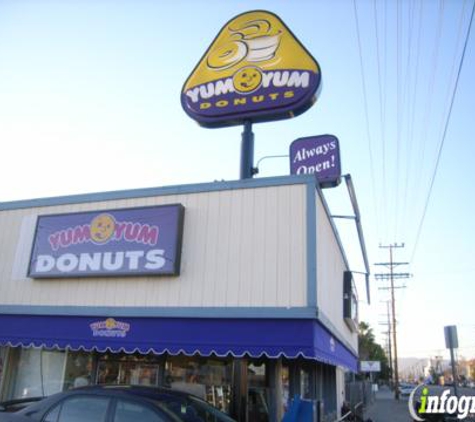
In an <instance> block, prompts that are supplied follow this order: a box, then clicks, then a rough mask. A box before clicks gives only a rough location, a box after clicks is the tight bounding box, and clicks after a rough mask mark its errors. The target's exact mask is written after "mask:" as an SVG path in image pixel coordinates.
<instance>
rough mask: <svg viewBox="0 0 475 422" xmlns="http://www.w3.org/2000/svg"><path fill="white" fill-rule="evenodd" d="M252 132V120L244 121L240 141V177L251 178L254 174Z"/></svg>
mask: <svg viewBox="0 0 475 422" xmlns="http://www.w3.org/2000/svg"><path fill="white" fill-rule="evenodd" d="M253 165H254V133H253V132H252V122H251V121H250V120H245V121H244V131H243V132H242V141H241V174H240V179H252V176H253V175H254V171H253V170H254V168H253Z"/></svg>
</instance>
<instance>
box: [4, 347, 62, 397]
mask: <svg viewBox="0 0 475 422" xmlns="http://www.w3.org/2000/svg"><path fill="white" fill-rule="evenodd" d="M65 361H66V354H65V352H62V351H56V350H42V349H11V353H10V359H9V364H10V365H11V370H10V371H9V373H10V374H11V375H10V377H11V380H10V383H9V393H8V394H7V397H8V398H12V399H13V398H23V397H35V396H48V395H51V394H54V393H57V392H59V391H62V389H63V379H64V369H65Z"/></svg>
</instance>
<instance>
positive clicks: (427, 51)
mask: <svg viewBox="0 0 475 422" xmlns="http://www.w3.org/2000/svg"><path fill="white" fill-rule="evenodd" d="M473 7H474V3H473V0H457V1H456V0H405V1H401V2H396V1H392V0H381V1H372V0H367V1H366V0H357V1H352V0H351V1H350V0H336V1H333V0H315V1H305V0H302V1H296V2H289V1H285V0H272V1H259V2H252V1H239V2H237V1H227V2H222V1H213V0H202V1H191V0H190V1H185V0H175V1H173V2H170V1H152V0H135V1H133V2H131V1H120V0H118V1H106V0H94V1H93V0H81V1H79V0H77V1H74V0H62V1H59V0H58V1H53V0H35V1H33V0H29V1H27V0H0V147H1V151H2V152H1V154H0V179H1V180H2V181H3V182H2V183H0V201H1V202H7V201H14V200H20V199H31V198H41V197H51V196H61V195H73V194H79V193H90V192H103V191H112V190H122V189H135V188H145V187H152V186H167V185H178V184H192V183H200V182H209V181H213V180H236V179H238V178H239V154H240V139H241V132H242V127H239V126H238V127H230V128H223V129H205V128H202V127H200V126H198V125H197V124H196V123H195V122H194V121H193V120H192V119H190V118H189V117H188V116H187V115H186V114H185V112H184V111H183V110H182V108H181V104H180V92H181V89H182V86H183V83H184V82H185V80H186V79H187V77H188V76H189V74H190V73H191V71H192V70H193V68H194V66H195V65H196V64H197V63H198V61H199V60H200V58H201V56H202V54H203V53H204V52H205V50H206V49H207V48H208V46H209V45H210V43H211V42H212V41H213V39H214V37H215V36H216V35H217V33H218V32H219V31H220V30H221V28H222V26H223V25H224V24H225V23H226V22H227V21H228V20H230V19H231V18H233V17H234V16H236V15H238V14H240V13H242V12H245V11H249V10H255V9H263V10H268V11H271V12H273V13H275V14H277V15H278V16H279V17H280V18H281V19H282V20H283V21H284V22H285V23H286V25H287V26H288V27H289V28H290V29H291V30H292V31H293V33H294V34H295V35H296V36H297V38H298V39H299V40H300V41H301V42H302V44H303V45H304V46H305V47H306V48H307V50H308V51H309V52H310V53H311V54H312V55H313V57H314V58H315V59H316V60H317V61H318V63H319V65H320V67H321V71H322V89H321V93H320V95H319V97H318V100H317V103H316V104H315V105H314V106H313V107H312V108H310V109H309V110H308V111H307V112H306V113H304V114H302V115H300V116H298V117H296V118H293V119H290V120H283V121H279V122H272V123H261V124H255V125H254V126H253V130H254V134H255V162H258V161H259V174H258V175H257V176H256V177H271V176H278V175H287V174H289V162H288V159H287V158H285V157H284V158H265V157H269V156H275V155H286V154H288V149H289V145H290V143H291V142H292V141H293V140H295V139H297V138H300V137H305V136H312V135H321V134H332V135H335V136H337V137H338V139H339V141H340V148H341V160H342V171H343V173H344V174H351V177H352V180H353V183H354V186H355V190H356V194H357V198H358V203H359V208H360V211H361V220H362V224H363V231H364V234H365V243H366V248H367V251H368V259H369V262H370V263H371V273H372V276H371V305H370V306H369V305H368V304H367V303H365V297H366V292H365V290H364V281H363V278H361V277H358V276H357V277H356V283H357V286H358V290H359V292H358V293H359V299H360V302H359V304H360V319H362V320H365V321H367V322H369V323H370V325H371V326H372V327H373V329H374V332H375V333H376V334H377V339H378V341H380V342H381V343H384V341H385V337H384V335H383V332H384V331H385V330H386V329H387V328H386V327H385V326H384V325H381V324H380V323H382V322H384V321H386V320H387V315H386V303H385V301H386V300H387V299H388V297H389V296H388V290H380V288H384V287H387V283H385V282H383V281H381V280H380V281H378V280H376V279H375V278H374V274H375V273H382V272H387V269H386V268H385V267H382V266H374V265H373V264H375V263H381V262H383V263H384V262H388V260H389V252H388V249H386V248H381V247H380V245H381V246H385V245H386V246H387V245H390V244H397V245H402V244H404V247H400V248H396V249H394V260H395V261H397V262H408V263H409V265H401V266H398V268H397V271H398V272H403V273H410V274H411V277H410V278H408V279H405V280H398V282H397V284H398V285H405V286H406V288H404V289H397V290H396V308H397V309H396V311H397V318H398V325H397V330H398V352H399V356H402V357H404V356H406V357H409V356H411V357H412V356H415V357H419V358H425V357H431V356H434V355H443V356H445V357H447V356H448V351H447V350H446V349H445V342H444V331H443V328H444V326H446V325H457V328H458V335H459V344H460V348H459V356H464V357H468V358H475V307H474V306H473V296H474V293H475V289H474V287H473V284H474V283H475V276H474V274H475V263H474V259H473V252H474V250H475V249H474V247H473V245H472V242H473V234H474V233H475V222H474V218H473V216H474V215H475V199H474V198H475V188H474V177H473V173H472V168H473V160H474V158H475V145H474V139H475V129H474V124H473V119H474V110H475V86H474V80H473V75H474V74H475V39H474V37H475V34H474V33H473V32H474V29H473V28H472V30H471V33H469V32H468V30H469V27H470V22H471V16H472V13H473V12H472V11H473ZM325 196H326V198H327V200H328V202H329V204H330V207H331V211H332V213H334V214H335V215H341V214H345V215H351V214H352V209H351V206H350V202H349V199H348V194H347V191H346V188H345V186H344V184H342V185H340V186H339V187H338V188H334V189H326V190H325ZM336 224H337V226H338V229H339V230H340V233H341V238H342V240H343V243H344V246H345V248H346V252H347V256H348V259H349V261H350V266H351V269H352V270H355V271H363V270H364V266H363V262H362V257H361V253H360V249H359V246H358V242H357V237H356V231H355V228H354V224H353V222H352V221H351V220H338V221H336Z"/></svg>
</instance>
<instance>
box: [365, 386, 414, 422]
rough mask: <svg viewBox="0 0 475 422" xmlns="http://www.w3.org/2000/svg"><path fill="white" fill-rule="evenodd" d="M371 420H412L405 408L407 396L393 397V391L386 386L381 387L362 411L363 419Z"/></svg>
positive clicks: (396, 421)
mask: <svg viewBox="0 0 475 422" xmlns="http://www.w3.org/2000/svg"><path fill="white" fill-rule="evenodd" d="M367 419H371V420H372V421H373V422H412V418H411V416H410V415H409V411H408V409H407V398H400V399H399V401H396V400H395V399H394V393H393V392H392V391H391V390H389V388H387V387H382V388H381V390H379V391H378V392H377V393H376V399H375V401H374V403H373V404H372V405H370V406H369V407H368V408H367V409H365V411H364V420H365V421H366V420H367Z"/></svg>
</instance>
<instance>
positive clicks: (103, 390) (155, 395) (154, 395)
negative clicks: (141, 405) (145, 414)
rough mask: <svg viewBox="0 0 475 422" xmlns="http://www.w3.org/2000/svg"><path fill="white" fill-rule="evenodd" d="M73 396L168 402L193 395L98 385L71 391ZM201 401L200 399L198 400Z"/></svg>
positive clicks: (161, 390) (126, 386) (150, 388)
mask: <svg viewBox="0 0 475 422" xmlns="http://www.w3.org/2000/svg"><path fill="white" fill-rule="evenodd" d="M69 392H70V393H71V394H81V393H86V394H87V393H93V394H97V393H99V394H107V395H111V394H112V395H117V396H119V395H122V396H138V397H145V398H149V399H154V400H157V399H158V400H166V399H167V398H169V399H171V398H172V397H173V398H177V397H179V398H182V399H186V398H188V397H190V396H191V395H190V394H189V393H185V392H183V391H177V390H172V389H170V388H165V387H152V386H143V385H115V384H97V385H88V386H85V387H79V388H74V389H72V390H69ZM198 400H199V399H198Z"/></svg>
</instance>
